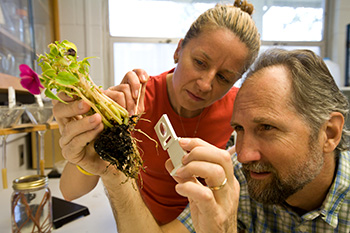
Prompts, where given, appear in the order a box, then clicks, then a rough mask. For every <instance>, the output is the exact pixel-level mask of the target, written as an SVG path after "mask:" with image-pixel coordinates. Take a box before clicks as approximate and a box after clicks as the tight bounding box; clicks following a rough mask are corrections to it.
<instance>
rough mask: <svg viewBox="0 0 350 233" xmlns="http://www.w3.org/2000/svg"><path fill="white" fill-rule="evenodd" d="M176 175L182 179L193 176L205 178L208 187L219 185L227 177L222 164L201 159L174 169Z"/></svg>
mask: <svg viewBox="0 0 350 233" xmlns="http://www.w3.org/2000/svg"><path fill="white" fill-rule="evenodd" d="M176 176H178V177H180V178H182V179H188V178H190V177H193V176H198V177H201V178H203V179H205V182H206V184H207V185H208V187H219V186H221V185H222V184H223V182H224V181H225V180H226V179H227V177H226V172H225V170H224V168H223V167H222V166H220V165H218V164H215V163H208V162H203V161H192V162H191V163H188V164H186V165H184V166H183V167H180V168H179V169H178V170H177V171H176ZM222 188H224V186H223V187H222Z"/></svg>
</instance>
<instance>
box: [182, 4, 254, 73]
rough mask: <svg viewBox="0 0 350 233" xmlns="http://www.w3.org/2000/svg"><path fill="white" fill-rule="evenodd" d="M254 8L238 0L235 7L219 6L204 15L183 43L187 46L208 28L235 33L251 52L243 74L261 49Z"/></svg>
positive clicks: (193, 25) (195, 23)
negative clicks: (224, 29)
mask: <svg viewBox="0 0 350 233" xmlns="http://www.w3.org/2000/svg"><path fill="white" fill-rule="evenodd" d="M253 11H254V6H253V5H252V4H249V3H247V1H246V0H236V1H235V3H234V4H233V5H222V4H217V5H216V6H215V7H213V8H211V9H209V10H207V11H205V12H204V13H202V14H201V15H200V16H199V17H198V18H197V19H196V21H194V22H193V23H192V25H191V27H190V29H189V30H188V31H187V33H186V36H185V38H184V40H183V42H182V46H185V45H186V44H187V42H188V41H189V40H191V39H192V38H196V37H198V36H199V35H200V34H201V33H202V32H204V31H205V30H206V29H208V28H211V29H212V28H226V29H228V30H230V31H231V32H232V33H234V34H235V35H236V36H237V37H238V38H239V39H240V40H241V42H242V43H244V44H245V45H246V46H247V48H248V50H249V52H248V58H247V61H246V63H245V66H244V68H243V70H242V71H241V72H242V74H243V73H244V72H245V71H246V70H247V69H248V68H249V66H250V65H251V64H252V63H253V62H254V60H255V59H256V57H257V56H258V53H259V49H260V35H259V32H258V29H257V27H256V25H255V23H254V21H253V19H252V17H251V14H252V13H253Z"/></svg>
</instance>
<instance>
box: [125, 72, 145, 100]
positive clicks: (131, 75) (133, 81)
mask: <svg viewBox="0 0 350 233" xmlns="http://www.w3.org/2000/svg"><path fill="white" fill-rule="evenodd" d="M139 74H140V75H143V74H142V73H140V72H139ZM140 79H143V77H139V76H138V73H137V72H135V71H129V72H128V73H126V75H125V76H124V78H123V80H122V82H121V84H128V85H130V89H131V95H132V97H133V98H134V99H136V98H137V97H138V95H139V89H140V86H141V81H140Z"/></svg>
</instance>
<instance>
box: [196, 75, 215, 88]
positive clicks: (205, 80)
mask: <svg viewBox="0 0 350 233" xmlns="http://www.w3.org/2000/svg"><path fill="white" fill-rule="evenodd" d="M214 78H215V75H213V74H210V73H208V74H205V75H202V77H201V78H199V79H197V85H198V87H199V89H200V90H201V91H202V92H208V91H211V89H212V88H213V80H214Z"/></svg>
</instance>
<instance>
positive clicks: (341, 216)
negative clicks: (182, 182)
mask: <svg viewBox="0 0 350 233" xmlns="http://www.w3.org/2000/svg"><path fill="white" fill-rule="evenodd" d="M232 162H233V164H234V170H235V176H236V178H237V180H238V181H239V183H240V186H241V189H240V200H239V207H238V229H239V230H245V231H246V232H259V233H260V232H317V233H319V232H350V192H349V189H350V152H349V151H345V152H342V153H340V155H339V158H338V166H337V173H336V176H335V179H334V182H333V184H332V185H331V187H330V190H329V192H328V195H327V197H326V198H325V200H324V202H323V204H322V206H321V207H320V208H318V209H316V210H313V211H310V212H308V213H306V214H304V215H302V216H299V215H298V214H297V213H295V212H294V211H293V210H292V209H291V208H289V207H287V206H283V205H263V204H261V203H258V202H256V201H255V200H253V199H251V198H250V197H249V194H248V186H247V182H246V179H245V177H244V174H243V172H242V170H241V168H242V165H241V164H240V163H239V162H238V161H237V156H233V158H232ZM178 220H180V221H181V222H182V223H183V224H184V225H185V226H186V227H187V229H188V230H189V231H190V232H195V230H194V227H193V224H192V219H191V213H190V208H189V206H187V207H186V209H185V210H184V211H183V212H182V213H181V214H180V215H179V216H178Z"/></svg>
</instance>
